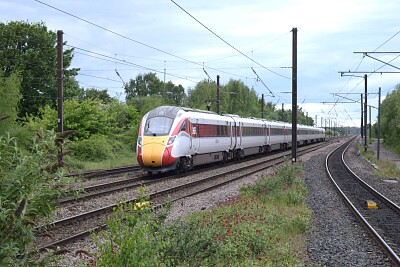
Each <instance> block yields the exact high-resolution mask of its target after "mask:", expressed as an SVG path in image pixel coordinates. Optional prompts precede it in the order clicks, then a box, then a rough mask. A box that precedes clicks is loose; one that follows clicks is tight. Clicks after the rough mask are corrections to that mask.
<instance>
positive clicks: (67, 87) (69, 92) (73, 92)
mask: <svg viewBox="0 0 400 267" xmlns="http://www.w3.org/2000/svg"><path fill="white" fill-rule="evenodd" d="M63 87H64V99H74V98H75V99H82V98H83V97H84V95H85V89H83V88H82V87H80V86H79V83H78V81H77V80H76V79H75V77H74V76H70V77H64V80H63Z"/></svg>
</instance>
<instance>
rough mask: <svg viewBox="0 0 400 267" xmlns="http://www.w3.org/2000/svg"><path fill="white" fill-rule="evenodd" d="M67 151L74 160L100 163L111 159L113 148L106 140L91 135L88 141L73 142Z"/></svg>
mask: <svg viewBox="0 0 400 267" xmlns="http://www.w3.org/2000/svg"><path fill="white" fill-rule="evenodd" d="M69 149H71V150H72V151H73V155H74V157H75V158H77V159H79V160H83V161H95V162H98V161H102V160H105V159H109V158H112V157H113V146H112V144H111V142H110V141H109V139H108V138H106V137H105V136H101V135H92V136H91V137H90V138H89V139H83V140H79V141H75V142H73V143H72V144H71V145H70V146H69Z"/></svg>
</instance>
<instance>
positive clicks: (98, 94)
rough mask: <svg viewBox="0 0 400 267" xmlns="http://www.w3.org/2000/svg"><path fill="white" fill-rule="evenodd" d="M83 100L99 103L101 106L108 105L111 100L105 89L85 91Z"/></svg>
mask: <svg viewBox="0 0 400 267" xmlns="http://www.w3.org/2000/svg"><path fill="white" fill-rule="evenodd" d="M85 99H88V100H97V101H101V102H102V103H103V104H109V103H111V100H112V98H111V96H110V95H109V94H108V92H107V89H105V90H96V89H95V88H91V89H87V90H86V91H85Z"/></svg>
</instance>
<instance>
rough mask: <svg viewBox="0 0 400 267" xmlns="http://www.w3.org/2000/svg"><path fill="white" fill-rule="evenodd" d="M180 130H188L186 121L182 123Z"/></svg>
mask: <svg viewBox="0 0 400 267" xmlns="http://www.w3.org/2000/svg"><path fill="white" fill-rule="evenodd" d="M180 131H184V132H186V121H184V122H183V123H182V125H181V129H180Z"/></svg>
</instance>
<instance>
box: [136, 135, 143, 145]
mask: <svg viewBox="0 0 400 267" xmlns="http://www.w3.org/2000/svg"><path fill="white" fill-rule="evenodd" d="M137 144H138V146H142V137H141V136H138V138H137Z"/></svg>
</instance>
